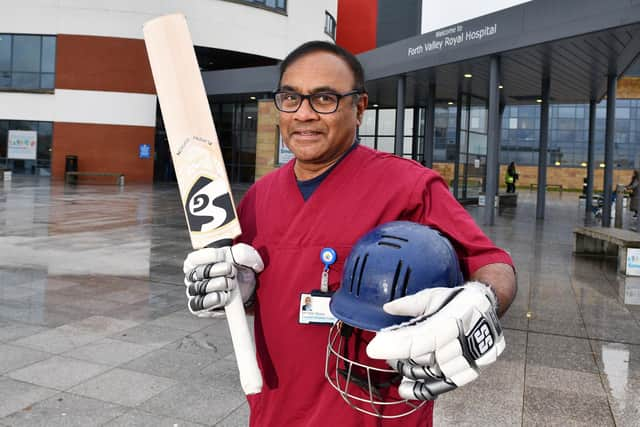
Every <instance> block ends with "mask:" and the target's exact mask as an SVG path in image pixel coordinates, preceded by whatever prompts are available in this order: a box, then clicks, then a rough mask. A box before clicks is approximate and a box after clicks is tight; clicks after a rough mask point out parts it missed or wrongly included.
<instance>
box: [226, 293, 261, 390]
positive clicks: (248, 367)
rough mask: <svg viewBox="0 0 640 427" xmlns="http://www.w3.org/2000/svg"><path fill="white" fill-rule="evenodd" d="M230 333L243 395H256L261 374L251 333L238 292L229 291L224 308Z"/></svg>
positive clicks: (259, 385) (259, 386) (259, 388)
mask: <svg viewBox="0 0 640 427" xmlns="http://www.w3.org/2000/svg"><path fill="white" fill-rule="evenodd" d="M224 310H225V312H226V314H227V323H228V324H229V332H230V333H231V342H232V343H233V351H234V353H235V355H236V362H237V363H238V372H239V374H240V385H241V386H242V390H243V391H244V394H256V393H260V391H261V390H262V374H261V372H260V368H259V367H258V361H257V360H256V351H255V349H254V347H253V339H252V337H251V331H250V330H249V325H248V324H247V316H246V315H245V312H244V305H243V304H242V297H241V296H240V290H239V289H237V288H236V289H234V290H233V291H231V301H229V303H228V304H227V305H226V306H225V308H224Z"/></svg>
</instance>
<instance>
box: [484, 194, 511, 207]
mask: <svg viewBox="0 0 640 427" xmlns="http://www.w3.org/2000/svg"><path fill="white" fill-rule="evenodd" d="M493 203H494V207H496V208H498V209H502V208H506V207H515V206H518V193H498V194H496V198H495V199H493ZM485 205H486V200H485V195H484V193H481V194H480V195H479V196H478V206H485Z"/></svg>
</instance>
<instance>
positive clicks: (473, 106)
mask: <svg viewBox="0 0 640 427" xmlns="http://www.w3.org/2000/svg"><path fill="white" fill-rule="evenodd" d="M487 118H488V108H487V101H486V99H484V98H479V97H476V96H472V95H469V94H463V95H462V116H461V123H460V150H459V152H458V156H456V162H457V164H456V165H455V170H456V171H457V176H456V177H455V179H456V180H457V184H458V185H457V186H454V188H457V192H456V194H455V196H456V198H457V199H458V200H459V201H460V202H463V203H464V202H476V201H477V200H478V196H479V194H480V193H483V192H484V190H485V188H484V187H485V177H486V160H487V123H488V121H487Z"/></svg>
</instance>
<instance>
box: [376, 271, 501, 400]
mask: <svg viewBox="0 0 640 427" xmlns="http://www.w3.org/2000/svg"><path fill="white" fill-rule="evenodd" d="M496 304H497V302H496V300H495V295H493V293H492V291H491V290H490V289H489V288H488V286H486V285H484V284H482V283H479V282H471V283H468V284H466V285H464V286H461V287H458V288H434V289H427V290H423V291H421V292H419V293H417V294H414V295H410V296H407V297H404V298H401V299H398V300H395V301H393V302H391V303H387V304H385V306H384V309H385V311H387V312H389V313H390V314H400V315H412V316H414V318H413V319H411V320H410V321H408V322H405V323H403V324H400V325H397V326H392V327H390V328H386V329H383V330H382V331H380V332H378V333H377V334H376V336H375V337H374V339H373V340H371V342H370V343H369V345H368V346H367V354H368V355H369V357H372V358H376V359H387V360H389V359H391V360H389V364H390V365H391V366H392V367H393V368H395V369H396V370H397V371H398V372H400V373H401V374H402V375H403V377H405V378H404V380H403V384H402V385H401V391H400V393H401V395H402V396H403V397H405V398H412V399H413V398H417V399H420V400H422V399H429V400H430V399H433V398H435V396H437V395H438V394H442V393H445V392H447V391H450V390H453V389H454V388H456V387H458V386H462V385H464V384H467V383H469V382H471V381H473V380H475V379H476V378H477V377H478V367H479V366H485V365H488V364H490V363H492V362H494V361H495V360H496V359H497V357H498V356H499V355H500V354H501V353H502V351H503V350H504V347H505V341H504V336H503V334H502V328H501V327H500V323H499V322H498V317H497V315H496ZM420 307H422V310H421V309H420ZM409 396H412V397H409Z"/></svg>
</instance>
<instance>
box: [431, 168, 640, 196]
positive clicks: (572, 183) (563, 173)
mask: <svg viewBox="0 0 640 427" xmlns="http://www.w3.org/2000/svg"><path fill="white" fill-rule="evenodd" d="M507 166H508V165H500V177H499V179H498V182H499V184H500V187H506V186H505V184H504V175H505V173H506V170H507ZM433 169H434V170H435V171H437V172H438V173H439V174H440V175H442V177H443V178H444V179H445V181H446V182H447V183H450V182H451V180H453V163H434V164H433ZM516 169H517V170H518V174H519V175H520V179H519V180H518V182H517V187H518V188H524V189H528V188H529V186H530V185H531V184H537V183H538V167H537V166H516ZM632 174H633V170H632V169H615V170H614V171H613V185H614V187H615V185H616V184H628V183H629V181H631V175H632ZM586 176H587V168H559V167H553V166H548V167H547V184H559V185H562V188H563V190H582V183H583V181H582V180H583V178H586ZM603 183H604V168H600V167H598V168H596V170H595V175H594V178H593V184H594V188H595V191H602V189H603Z"/></svg>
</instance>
